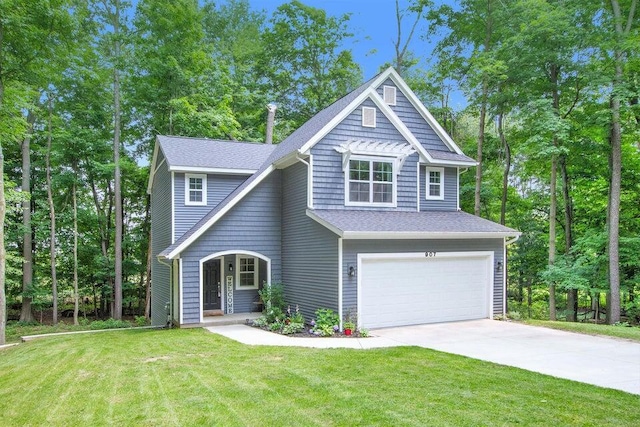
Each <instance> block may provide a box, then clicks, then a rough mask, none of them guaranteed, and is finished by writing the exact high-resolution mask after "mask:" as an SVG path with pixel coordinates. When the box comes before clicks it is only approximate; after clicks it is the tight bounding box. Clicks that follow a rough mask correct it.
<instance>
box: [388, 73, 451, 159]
mask: <svg viewBox="0 0 640 427" xmlns="http://www.w3.org/2000/svg"><path fill="white" fill-rule="evenodd" d="M384 86H394V87H396V105H391V106H390V107H391V109H392V110H393V112H394V113H396V114H397V115H398V117H399V118H400V120H402V122H403V123H404V124H405V125H406V126H407V128H409V130H410V131H411V133H412V134H413V135H414V136H415V137H416V138H417V139H418V141H420V143H421V144H422V145H423V146H424V148H426V149H428V150H441V151H451V150H449V148H448V147H447V146H446V145H445V143H444V142H442V140H441V139H440V137H439V136H438V134H437V133H435V131H434V130H433V128H432V127H431V126H430V125H429V123H427V121H426V120H425V119H424V118H423V117H422V115H421V114H420V113H419V112H418V111H417V110H416V109H415V107H414V106H413V105H412V104H411V102H409V100H408V99H407V97H406V96H405V95H404V94H403V93H402V92H401V91H400V89H399V88H398V87H397V86H396V85H395V83H393V81H392V80H391V79H388V80H387V81H385V82H384V83H383V84H382V85H380V87H378V93H379V94H380V96H381V97H382V91H383V90H384V88H383V87H384Z"/></svg>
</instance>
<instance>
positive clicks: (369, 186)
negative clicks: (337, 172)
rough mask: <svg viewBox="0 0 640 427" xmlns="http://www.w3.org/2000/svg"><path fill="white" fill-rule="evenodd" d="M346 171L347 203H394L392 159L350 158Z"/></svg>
mask: <svg viewBox="0 0 640 427" xmlns="http://www.w3.org/2000/svg"><path fill="white" fill-rule="evenodd" d="M347 173H348V179H347V181H348V188H347V197H346V204H347V205H352V206H366V205H378V206H393V205H394V203H395V199H396V198H395V194H394V193H395V180H394V171H393V161H388V160H382V159H351V160H349V169H348V171H347Z"/></svg>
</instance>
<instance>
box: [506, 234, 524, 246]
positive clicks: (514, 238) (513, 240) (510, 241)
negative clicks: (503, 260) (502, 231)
mask: <svg viewBox="0 0 640 427" xmlns="http://www.w3.org/2000/svg"><path fill="white" fill-rule="evenodd" d="M520 236H522V233H518V234H516V235H515V236H514V237H513V239H510V240H507V241H505V242H504V245H505V246H509V245H510V244H512V243H515V242H517V241H518V239H519V238H520Z"/></svg>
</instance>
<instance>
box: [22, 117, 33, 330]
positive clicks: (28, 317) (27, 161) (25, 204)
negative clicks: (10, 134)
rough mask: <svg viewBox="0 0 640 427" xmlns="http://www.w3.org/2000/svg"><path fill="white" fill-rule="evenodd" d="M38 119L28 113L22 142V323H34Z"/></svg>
mask: <svg viewBox="0 0 640 427" xmlns="http://www.w3.org/2000/svg"><path fill="white" fill-rule="evenodd" d="M35 120H36V117H35V114H33V111H29V112H28V113H27V125H28V127H27V134H26V136H25V137H24V140H23V141H22V194H23V195H29V197H27V199H26V200H23V201H22V227H23V235H22V257H23V260H22V292H23V296H22V311H21V312H20V321H21V322H33V321H35V318H34V317H33V310H32V308H31V300H32V298H31V296H27V295H28V294H30V293H31V285H32V284H33V240H32V239H33V234H32V231H33V230H32V228H31V197H30V196H31V135H32V133H33V123H34V122H35Z"/></svg>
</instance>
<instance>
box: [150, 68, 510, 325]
mask: <svg viewBox="0 0 640 427" xmlns="http://www.w3.org/2000/svg"><path fill="white" fill-rule="evenodd" d="M475 165H476V162H475V161H474V160H473V159H471V158H469V157H467V156H465V155H464V154H463V153H462V151H461V150H460V148H459V147H458V146H457V145H456V144H455V143H454V142H453V140H452V139H451V138H450V137H449V136H448V135H447V133H446V132H445V131H444V130H443V129H442V127H441V126H440V125H439V124H438V123H437V122H436V120H435V119H434V118H433V116H432V115H431V114H430V113H429V112H428V111H427V109H426V108H425V107H424V106H423V105H422V104H421V102H420V101H419V100H418V98H417V97H416V95H415V94H414V93H413V92H412V91H411V89H410V88H409V87H407V85H406V83H405V82H404V81H403V80H402V79H401V78H400V76H399V75H398V74H397V73H396V72H395V71H394V70H393V69H391V68H390V69H388V70H386V71H385V72H383V73H381V74H379V75H378V76H376V77H374V78H373V79H371V80H370V81H368V82H367V83H365V84H363V85H362V86H360V87H359V88H358V89H356V90H354V91H353V92H351V93H350V94H348V95H346V96H345V97H344V98H342V99H340V100H338V101H336V102H335V103H333V104H332V105H330V106H329V107H327V108H325V109H324V110H322V111H320V112H319V113H318V114H317V115H316V116H314V117H313V118H312V119H311V120H309V121H308V122H307V123H305V124H304V125H303V126H301V127H300V128H299V129H297V130H296V131H295V132H293V133H292V134H291V135H290V136H289V137H288V138H287V139H285V140H284V141H283V142H281V143H280V144H278V145H269V144H256V143H245V142H235V141H216V140H208V139H194V138H180V137H171V136H158V138H157V144H156V147H155V151H154V155H153V161H152V165H151V167H152V169H151V176H150V180H149V188H148V190H149V193H150V194H151V220H152V231H151V239H152V247H153V258H154V261H153V266H152V288H151V289H152V320H153V324H155V325H162V324H164V323H166V321H167V310H166V308H165V307H168V308H169V312H170V314H169V315H170V317H171V320H172V321H173V323H175V324H176V325H178V326H181V327H188V326H198V325H202V324H204V322H205V317H206V316H208V315H211V314H218V315H224V314H228V313H244V312H250V311H253V310H254V308H255V304H254V303H255V301H256V300H257V296H258V294H257V293H258V289H259V288H260V287H262V286H265V285H268V284H270V283H275V282H280V283H283V284H284V288H285V295H286V298H287V300H288V302H290V303H291V304H293V305H298V306H299V307H300V309H301V311H302V312H303V314H304V315H305V316H306V317H307V319H310V318H311V316H312V315H313V312H314V311H315V310H316V309H317V308H331V309H333V310H335V311H336V312H338V313H339V314H340V317H341V318H342V315H343V314H344V313H345V312H346V311H347V310H350V311H355V312H357V317H358V323H359V325H360V326H362V327H367V328H377V327H387V326H399V325H409V324H419V323H429V322H442V321H453V320H465V319H480V318H491V317H492V316H493V315H495V314H503V313H504V311H505V298H506V294H505V274H504V273H505V271H506V256H505V250H506V245H507V244H508V243H509V239H515V238H517V237H518V236H519V233H518V232H517V231H515V230H512V229H510V228H507V227H504V226H502V225H499V224H496V223H493V222H491V221H487V220H485V219H482V218H479V217H476V216H473V215H470V214H467V213H464V212H462V211H460V208H459V193H458V187H459V175H460V174H461V173H463V172H464V171H466V170H467V169H468V168H470V167H473V166H475Z"/></svg>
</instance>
